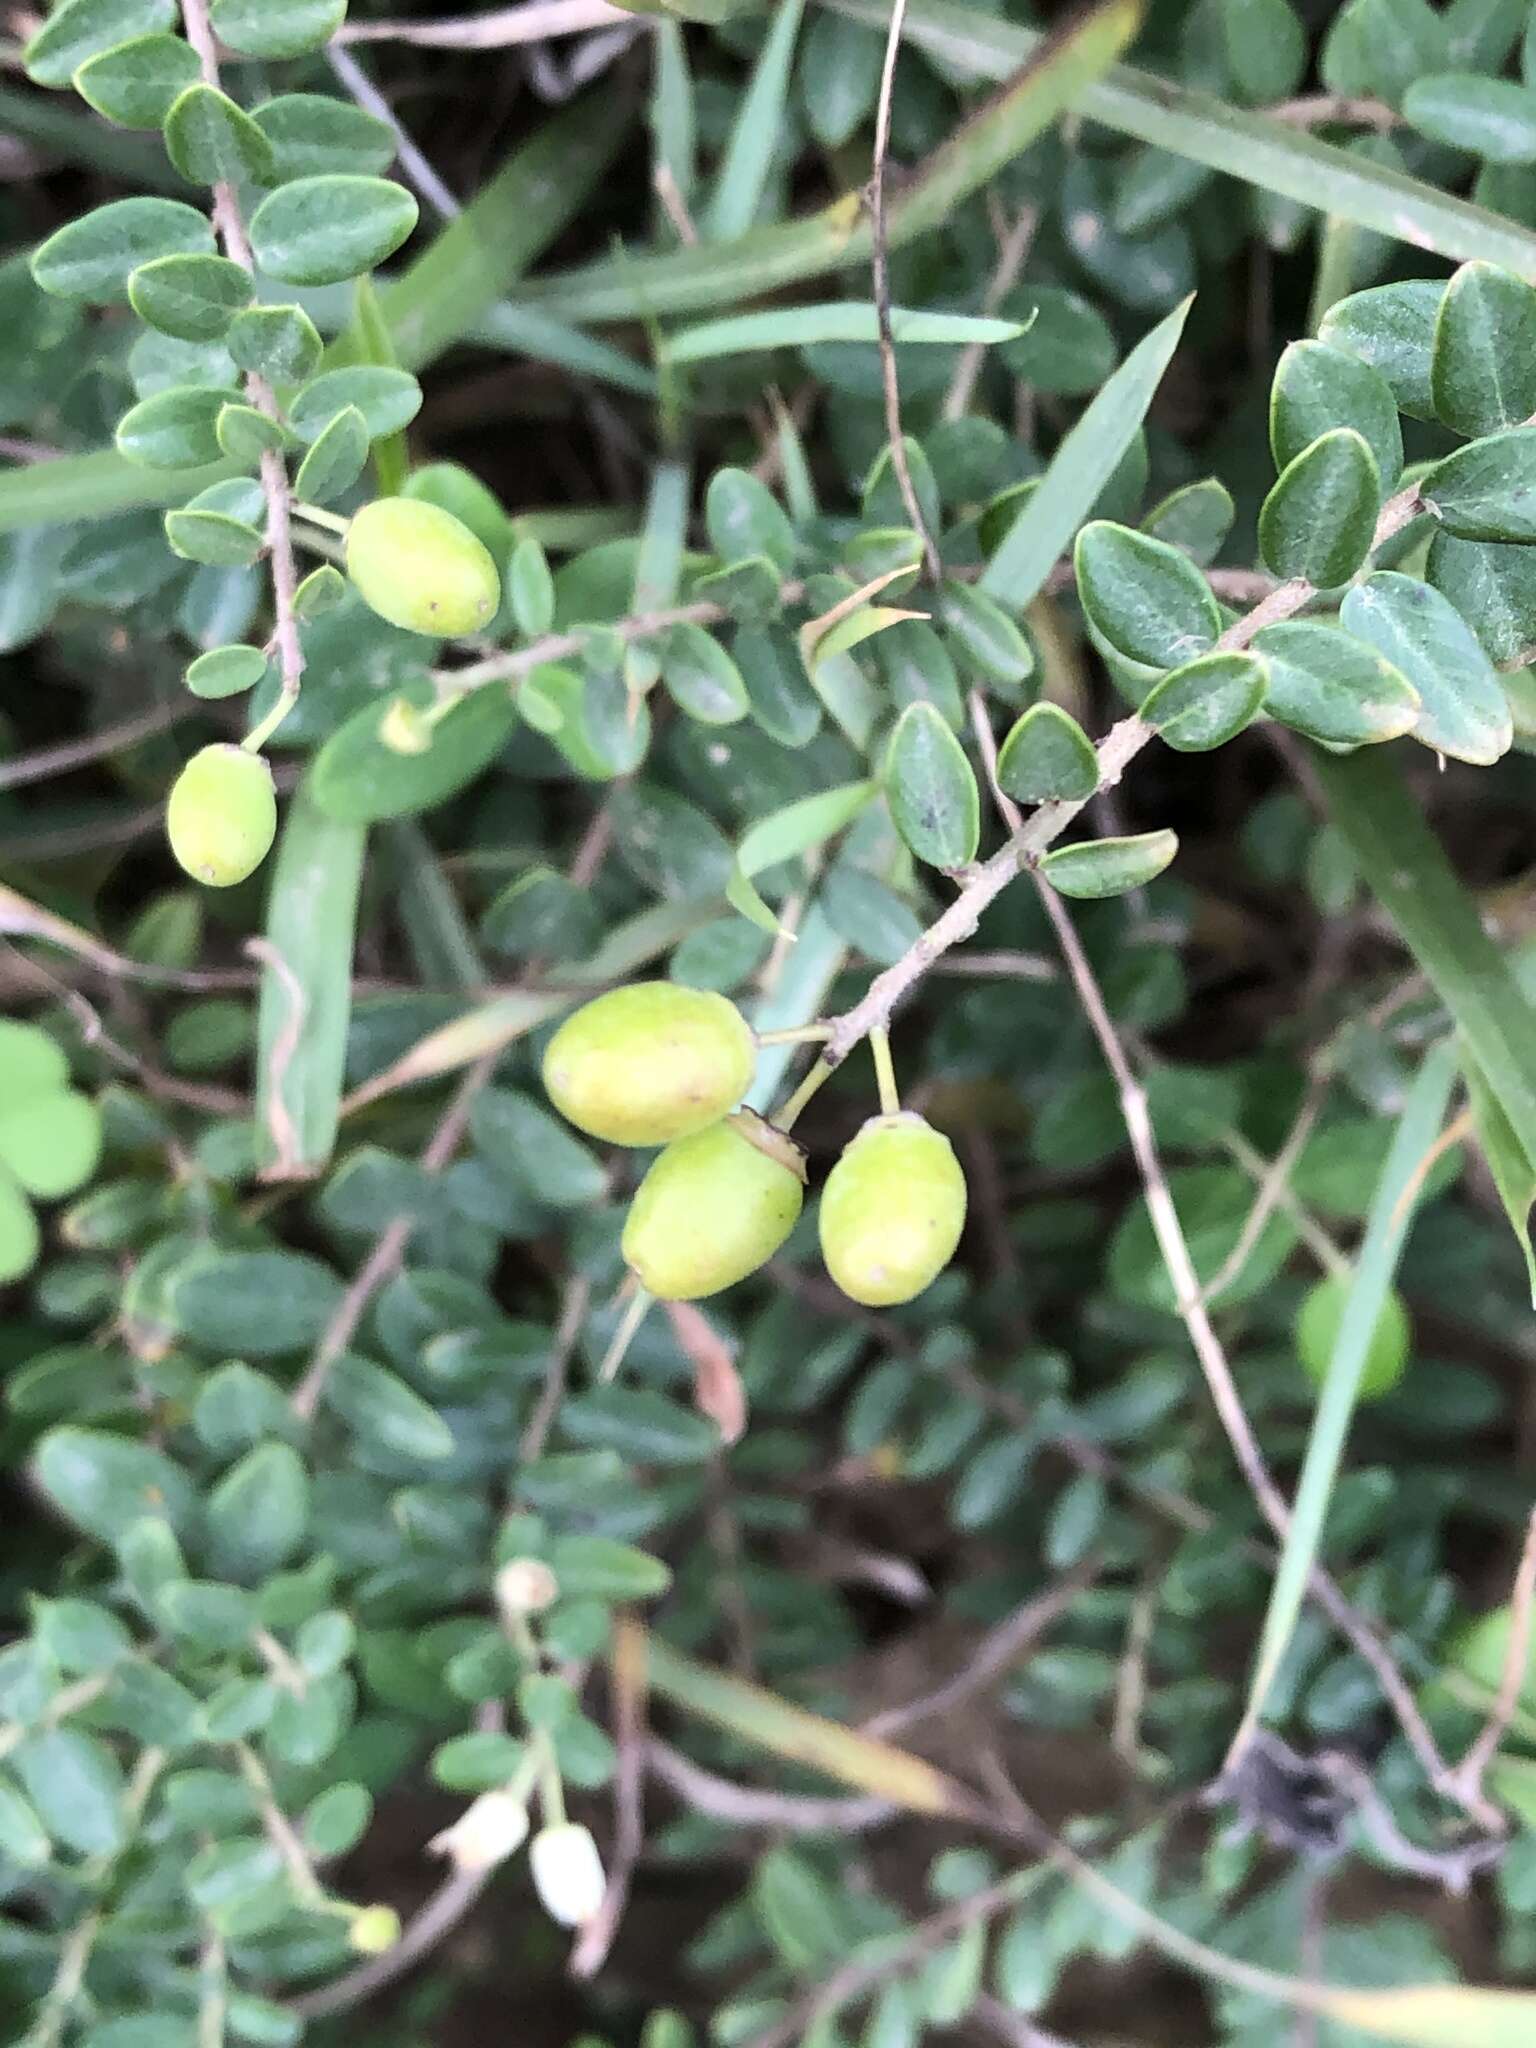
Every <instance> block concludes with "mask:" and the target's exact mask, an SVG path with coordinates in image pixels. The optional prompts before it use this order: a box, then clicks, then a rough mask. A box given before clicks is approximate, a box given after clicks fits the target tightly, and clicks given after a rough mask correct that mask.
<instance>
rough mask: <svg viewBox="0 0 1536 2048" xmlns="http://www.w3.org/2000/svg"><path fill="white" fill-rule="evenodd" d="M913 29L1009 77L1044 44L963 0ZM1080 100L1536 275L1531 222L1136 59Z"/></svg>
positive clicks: (865, 12)
mask: <svg viewBox="0 0 1536 2048" xmlns="http://www.w3.org/2000/svg"><path fill="white" fill-rule="evenodd" d="M825 4H826V5H828V6H831V7H833V8H835V9H836V10H837V12H838V13H840V14H847V15H851V16H852V17H853V19H854V20H855V21H866V22H870V23H872V24H875V25H879V24H881V23H883V22H884V21H885V19H886V18H887V15H888V12H889V9H888V5H887V0H825ZM907 34H908V36H909V37H910V39H911V40H912V42H914V43H916V44H918V45H920V46H921V47H922V48H923V49H925V50H928V51H929V52H930V53H931V54H932V55H934V56H936V57H940V58H942V59H944V60H945V61H946V62H948V63H950V64H954V65H956V66H958V67H959V68H960V69H962V70H964V71H968V72H969V73H970V74H971V75H972V77H974V78H978V79H995V78H1006V77H1007V76H1008V74H1009V73H1010V72H1011V71H1013V70H1014V69H1015V68H1016V66H1018V65H1019V64H1022V63H1023V62H1024V61H1025V60H1026V59H1027V58H1028V56H1029V55H1030V53H1031V52H1032V51H1033V50H1034V49H1035V48H1036V46H1037V45H1038V43H1039V42H1040V41H1041V38H1040V36H1039V34H1038V33H1037V32H1036V31H1034V30H1031V29H1026V28H1018V27H1016V26H1014V24H1013V23H1011V22H1007V21H1003V20H1000V19H999V18H998V17H997V16H996V15H994V14H983V13H981V12H980V11H979V10H978V9H976V8H972V7H964V6H960V5H957V4H955V0H912V4H911V8H910V11H909V13H908V16H907ZM1079 105H1080V110H1081V111H1082V112H1083V113H1084V114H1086V115H1088V116H1089V117H1090V118H1091V119H1092V120H1095V121H1102V122H1103V123H1104V125H1105V127H1107V128H1114V129H1117V130H1118V131H1119V132H1120V133H1121V134H1122V135H1134V136H1136V137H1137V138H1138V139H1139V140H1140V141H1142V142H1149V143H1151V144H1153V145H1154V147H1156V148H1159V149H1167V150H1172V151H1173V152H1174V153H1175V155H1178V156H1185V157H1190V158H1192V159H1193V160H1194V161H1195V162H1196V163H1202V164H1209V165H1210V166H1211V168H1212V169H1213V170H1217V171H1225V172H1226V173H1227V174H1228V175H1229V176H1231V177H1234V178H1241V179H1242V180H1243V181H1244V182H1245V183H1246V184H1250V185H1258V186H1260V187H1262V188H1263V189H1264V190H1266V191H1269V192H1276V193H1279V194H1281V195H1282V196H1283V197H1285V198H1287V199H1295V200H1299V201H1301V203H1302V204H1303V205H1306V206H1315V207H1317V208H1319V209H1320V210H1321V211H1323V212H1325V213H1329V214H1333V215H1336V216H1338V217H1339V218H1341V219H1345V220H1351V221H1355V222H1357V223H1358V224H1359V225H1360V226H1361V227H1368V228H1375V229H1376V230H1377V231H1378V232H1379V233H1381V234H1384V235H1390V236H1392V237H1393V238H1394V239H1395V240H1397V241H1405V242H1410V243H1412V244H1413V245H1414V246H1415V247H1417V248H1422V249H1433V250H1436V251H1437V252H1438V253H1439V254H1440V255H1442V256H1447V257H1451V258H1453V259H1455V260H1458V261H1465V260H1468V259H1470V258H1472V257H1478V256H1481V257H1485V258H1486V259H1487V260H1488V261H1489V262H1490V263H1501V264H1503V265H1504V267H1505V268H1506V269H1508V270H1513V271H1515V272H1517V273H1518V274H1519V275H1520V276H1522V277H1533V276H1536V233H1533V232H1532V231H1531V230H1530V229H1529V228H1525V227H1521V226H1520V225H1519V224H1518V223H1517V222H1514V221H1511V220H1505V219H1503V218H1502V217H1501V216H1500V215H1498V214H1495V213H1489V212H1488V211H1487V210H1486V209H1485V208H1483V207H1481V206H1474V205H1472V204H1471V203H1470V201H1468V200H1465V199H1457V198H1454V197H1452V196H1451V195H1449V194H1447V193H1444V192H1439V191H1436V189H1435V188H1434V186H1432V185H1427V184H1425V183H1423V182H1422V181H1421V180H1420V179H1418V178H1410V177H1408V176H1407V175H1406V174H1405V173H1404V172H1402V171H1396V170H1392V169H1390V168H1389V167H1388V166H1386V165H1384V164H1377V163H1372V162H1370V161H1369V160H1368V159H1366V158H1365V157H1363V156H1356V155H1352V154H1351V153H1350V151H1348V150H1345V149H1340V148H1338V147H1337V146H1336V145H1335V144H1333V143H1330V142H1321V141H1319V140H1318V139H1317V137H1315V136H1313V135H1310V134H1308V133H1307V132H1306V131H1305V130H1302V129H1297V128H1293V127H1290V126H1288V125H1287V124H1286V123H1284V122H1280V121H1272V120H1270V119H1268V118H1267V117H1266V116H1265V115H1263V114H1254V113H1248V112H1245V111H1243V110H1242V109H1240V108H1237V107H1230V106H1227V105H1226V104H1225V103H1224V102H1222V101H1221V100H1217V99H1213V98H1211V97H1210V96H1209V95H1208V94H1206V93H1201V92H1191V91H1190V90H1189V89H1188V88H1187V87H1184V86H1178V85H1174V84H1172V83H1170V81H1169V80H1167V79H1164V78H1153V77H1151V76H1149V75H1148V74H1147V73H1145V72H1141V71H1135V70H1132V69H1131V68H1130V67H1128V66H1125V65H1117V66H1116V67H1115V68H1114V69H1113V70H1112V71H1110V72H1109V73H1108V74H1107V76H1105V77H1103V78H1100V79H1099V80H1098V81H1097V82H1096V83H1094V84H1091V85H1089V86H1088V87H1087V89H1086V90H1085V91H1084V92H1083V95H1082V98H1081V101H1080V102H1079Z"/></svg>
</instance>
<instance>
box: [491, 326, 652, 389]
mask: <svg viewBox="0 0 1536 2048" xmlns="http://www.w3.org/2000/svg"><path fill="white" fill-rule="evenodd" d="M468 339H469V340H471V341H478V342H481V343H483V344H484V345H485V346H486V347H489V348H504V349H506V350H507V351H508V352H509V353H510V354H512V355H519V356H531V357H532V358H533V360H534V361H535V362H536V363H553V364H554V365H555V367H556V368H557V369H561V370H569V371H570V372H571V373H572V375H573V376H577V377H591V378H593V379H594V380H595V381H596V382H597V383H599V384H611V385H613V387H614V388H615V390H618V391H633V392H634V393H635V395H636V396H637V397H638V398H654V397H655V396H656V378H655V374H654V372H653V371H651V370H649V369H648V368H647V367H646V365H645V364H644V363H637V362H636V361H635V359H634V357H633V356H627V355H626V354H625V353H624V351H623V349H621V348H615V347H614V346H613V344H612V343H611V342H607V341H600V340H599V339H598V338H597V336H596V335H593V334H586V333H583V331H582V329H581V328H579V327H568V326H567V325H566V324H565V322H564V321H563V320H552V319H551V318H550V317H549V315H548V314H547V313H536V312H534V311H532V310H531V309H530V308H529V307H527V306H514V305H510V304H507V303H505V302H504V303H503V304H501V305H499V306H492V307H491V309H490V311H489V312H488V313H487V314H486V315H485V316H484V318H483V319H481V320H480V321H478V322H477V323H476V325H475V327H474V328H473V330H472V331H471V332H470V334H469V336H468Z"/></svg>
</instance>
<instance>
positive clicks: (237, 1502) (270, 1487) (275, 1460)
mask: <svg viewBox="0 0 1536 2048" xmlns="http://www.w3.org/2000/svg"><path fill="white" fill-rule="evenodd" d="M309 1502H310V1485H309V1473H308V1471H307V1470H306V1469H305V1465H304V1461H303V1459H302V1458H300V1456H299V1454H298V1452H297V1451H295V1450H294V1449H293V1447H292V1446H291V1445H289V1444H284V1443H264V1444H258V1445H257V1446H256V1447H255V1449H254V1450H250V1451H247V1452H246V1454H245V1456H244V1457H243V1458H241V1459H240V1460H239V1462H238V1463H237V1464H234V1465H232V1466H231V1467H230V1468H229V1470H228V1471H227V1472H226V1473H225V1474H224V1476H223V1478H222V1479H221V1480H220V1481H219V1483H218V1485H217V1486H215V1487H214V1489H213V1491H212V1493H211V1494H210V1495H209V1496H208V1503H207V1508H206V1516H207V1521H206V1527H207V1532H208V1541H209V1545H210V1559H211V1562H212V1563H213V1565H214V1568H215V1569H216V1570H218V1571H221V1572H224V1573H226V1574H227V1575H228V1576H229V1577H231V1578H235V1579H240V1580H243V1581H250V1582H254V1581H256V1580H259V1579H264V1578H265V1577H266V1576H267V1574H268V1573H269V1572H274V1571H276V1570H277V1569H278V1568H279V1566H281V1565H285V1564H287V1563H288V1561H289V1559H290V1558H291V1557H292V1556H293V1555H294V1553H295V1551H297V1549H298V1548H299V1545H300V1544H301V1543H302V1542H303V1540H304V1533H305V1530H306V1529H307V1527H308V1525H309Z"/></svg>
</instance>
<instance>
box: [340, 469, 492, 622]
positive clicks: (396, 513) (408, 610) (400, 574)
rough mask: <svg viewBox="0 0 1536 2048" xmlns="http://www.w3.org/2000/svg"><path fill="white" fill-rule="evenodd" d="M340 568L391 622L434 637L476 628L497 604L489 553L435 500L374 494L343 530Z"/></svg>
mask: <svg viewBox="0 0 1536 2048" xmlns="http://www.w3.org/2000/svg"><path fill="white" fill-rule="evenodd" d="M347 574H348V575H349V576H350V577H351V578H352V581H353V582H354V584H356V586H357V588H358V590H359V591H360V592H361V593H362V595H363V598H364V600H365V602H366V603H368V604H369V605H370V606H372V608H373V610H374V611H376V612H377V613H378V614H379V617H380V618H382V619H388V621H389V623H390V624H391V625H392V626H402V627H404V629H405V630H406V632H408V633H426V634H430V635H431V636H432V638H434V639H439V640H442V639H455V638H457V637H459V636H460V635H462V634H465V633H478V632H479V631H480V629H481V628H482V627H483V626H487V625H489V624H490V622H491V620H492V619H493V618H494V617H495V616H496V613H497V610H498V608H499V607H500V604H501V577H500V575H499V573H498V571H497V568H496V564H495V562H494V561H493V560H492V559H491V555H490V552H489V551H488V549H487V548H486V547H485V544H484V543H483V542H482V541H479V540H477V539H476V538H475V536H474V535H473V534H472V533H471V532H470V530H469V528H468V527H467V526H466V525H465V524H464V522H463V520H462V519H455V518H454V516H453V514H452V513H451V512H445V511H443V509H442V508H441V506H438V505H429V504H427V503H425V502H424V501H422V500H419V499H416V498H375V500H374V501H373V503H372V504H371V505H365V506H364V507H363V509H362V510H361V512H359V513H358V514H357V515H356V516H355V518H354V519H353V521H352V523H351V525H350V526H349V527H348V528H347Z"/></svg>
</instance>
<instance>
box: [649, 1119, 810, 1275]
mask: <svg viewBox="0 0 1536 2048" xmlns="http://www.w3.org/2000/svg"><path fill="white" fill-rule="evenodd" d="M804 1200H805V1161H804V1158H803V1156H802V1154H801V1151H800V1148H799V1146H798V1145H796V1144H795V1142H794V1140H793V1139H791V1138H787V1137H786V1136H785V1135H784V1133H783V1132H782V1131H779V1130H775V1129H774V1127H773V1126H772V1125H771V1124H766V1123H764V1122H763V1119H762V1118H761V1117H760V1116H758V1115H757V1114H756V1112H755V1111H754V1110H750V1109H743V1110H738V1111H737V1113H736V1115H735V1116H732V1117H727V1118H726V1120H725V1121H724V1122H723V1123H716V1124H711V1125H710V1126H709V1128H708V1130H705V1131H695V1132H694V1133H693V1135H692V1136H691V1137H688V1138H679V1139H678V1140H677V1141H676V1143H675V1144H672V1145H669V1146H668V1147H667V1149H666V1151H665V1152H663V1153H662V1154H661V1156H660V1158H658V1159H657V1160H655V1161H654V1162H653V1164H652V1166H651V1169H650V1171H649V1173H647V1175H646V1176H645V1179H644V1180H643V1181H641V1183H640V1185H639V1187H638V1188H637V1189H636V1191H635V1199H634V1200H633V1202H631V1203H630V1205H629V1215H628V1217H627V1219H626V1221H625V1224H624V1257H625V1259H626V1260H627V1261H628V1263H629V1265H630V1266H631V1267H632V1268H633V1270H634V1271H635V1273H636V1274H637V1275H638V1276H639V1278H640V1280H641V1282H642V1284H643V1285H644V1286H646V1287H647V1288H649V1290H650V1291H651V1293H652V1294H654V1295H656V1296H657V1297H658V1299H660V1300H662V1301H699V1300H702V1299H703V1297H704V1296H705V1295H707V1294H718V1293H719V1292H720V1290H721V1289H722V1288H724V1287H733V1286H734V1285H735V1284H736V1282H737V1281H738V1280H745V1279H746V1277H747V1275H748V1274H749V1273H755V1272H756V1271H757V1269H758V1267H759V1266H761V1265H763V1264H765V1263H766V1261H767V1260H769V1259H771V1258H772V1257H773V1255H774V1253H775V1252H776V1251H777V1250H778V1248H779V1246H780V1245H781V1244H782V1243H783V1242H784V1240H785V1238H786V1237H788V1235H789V1233H790V1232H791V1231H792V1230H793V1229H794V1227H795V1224H796V1222H797V1221H798V1219H799V1215H800V1207H801V1204H802V1203H803V1202H804Z"/></svg>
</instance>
